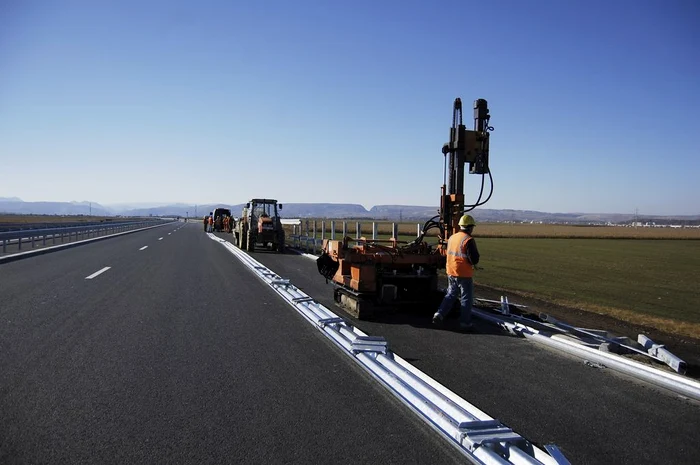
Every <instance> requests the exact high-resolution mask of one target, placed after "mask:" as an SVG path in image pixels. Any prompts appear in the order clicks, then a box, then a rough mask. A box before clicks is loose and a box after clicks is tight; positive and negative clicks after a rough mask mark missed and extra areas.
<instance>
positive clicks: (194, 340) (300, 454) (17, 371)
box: [0, 224, 461, 464]
mask: <svg viewBox="0 0 700 465" xmlns="http://www.w3.org/2000/svg"><path fill="white" fill-rule="evenodd" d="M172 229H175V228H172ZM162 231H165V233H163V232H162ZM167 232H171V234H170V235H167ZM161 237H163V239H161V240H159V239H160V238H161ZM144 246H148V247H147V248H145V249H143V250H141V249H142V248H143V247H144ZM105 267H110V268H109V269H108V270H107V271H105V272H103V273H101V274H99V275H97V276H95V277H94V278H93V279H89V280H88V279H85V278H86V277H88V276H90V275H92V274H94V273H95V272H97V271H99V270H101V269H103V268H105ZM0 417H1V418H2V422H0V463H3V464H5V463H280V462H283V463H287V462H294V463H335V462H353V463H402V464H403V463H460V462H461V460H460V459H461V457H460V456H459V455H458V453H457V452H456V451H455V450H454V449H453V448H452V447H450V446H449V445H447V444H446V443H444V441H442V440H441V439H440V438H439V437H438V436H437V435H436V434H435V433H434V432H432V431H431V430H429V429H428V428H427V427H426V426H425V425H423V424H422V423H420V422H418V421H417V420H416V419H414V418H413V416H412V415H411V414H409V413H408V411H407V410H406V409H405V407H403V406H402V405H400V404H399V403H398V402H397V401H396V400H394V399H393V398H392V397H391V396H390V395H389V394H387V393H386V392H385V391H384V389H383V388H381V387H380V386H379V385H378V384H377V383H376V382H375V381H374V380H372V379H371V378H370V377H369V376H368V375H366V374H365V373H364V372H363V371H362V370H361V369H360V368H358V367H356V366H355V365H354V364H353V363H352V362H351V361H350V360H348V359H347V357H346V356H345V355H343V354H341V353H340V352H339V351H337V350H336V349H335V348H334V347H333V346H332V345H331V344H330V343H329V342H328V341H327V340H326V339H325V338H324V337H323V336H322V335H321V334H319V333H318V331H316V330H314V329H313V328H311V327H309V326H308V323H306V322H305V321H304V320H302V319H301V318H300V317H299V316H298V315H297V314H296V313H295V312H293V311H291V309H290V308H288V307H287V306H286V304H284V303H283V302H282V301H281V299H279V297H278V296H277V295H276V294H274V293H273V292H272V291H271V290H270V289H268V288H267V287H266V286H265V285H263V284H262V283H261V282H260V281H259V280H258V279H257V278H255V277H254V276H252V275H251V274H250V273H249V272H248V271H247V270H246V269H245V268H244V267H243V266H242V265H241V264H240V263H238V262H237V261H236V260H235V259H234V258H233V256H232V255H231V254H230V253H228V252H226V251H225V250H224V249H223V247H222V246H221V245H219V244H217V243H215V242H214V241H211V240H210V239H208V238H207V237H206V235H205V234H204V233H202V231H201V228H200V227H199V225H196V224H193V225H188V226H185V227H184V228H182V229H179V230H178V231H176V232H173V231H167V230H165V228H159V229H157V230H150V231H144V232H139V233H135V234H130V235H126V236H122V237H120V238H114V239H109V240H105V241H100V242H96V243H93V244H89V245H85V246H81V247H77V248H73V249H69V250H63V251H59V252H54V253H51V254H46V255H41V256H37V257H32V258H28V259H24V260H21V261H17V262H12V263H7V264H3V265H0Z"/></svg>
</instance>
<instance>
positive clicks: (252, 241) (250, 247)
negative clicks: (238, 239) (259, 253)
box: [246, 230, 255, 252]
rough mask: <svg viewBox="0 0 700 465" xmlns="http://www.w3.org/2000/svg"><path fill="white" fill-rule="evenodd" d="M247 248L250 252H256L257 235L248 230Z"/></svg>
mask: <svg viewBox="0 0 700 465" xmlns="http://www.w3.org/2000/svg"><path fill="white" fill-rule="evenodd" d="M246 245H247V247H246V250H247V251H248V252H255V235H253V234H252V233H251V231H250V230H248V237H246Z"/></svg>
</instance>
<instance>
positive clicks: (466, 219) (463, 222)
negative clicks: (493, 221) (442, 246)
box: [459, 215, 476, 228]
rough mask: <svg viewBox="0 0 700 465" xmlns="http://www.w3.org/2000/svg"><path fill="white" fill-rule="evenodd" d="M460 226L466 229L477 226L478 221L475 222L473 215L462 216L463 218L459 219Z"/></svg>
mask: <svg viewBox="0 0 700 465" xmlns="http://www.w3.org/2000/svg"><path fill="white" fill-rule="evenodd" d="M459 225H460V226H461V227H463V228H466V227H467V226H476V221H474V218H472V216H471V215H462V217H461V218H460V219H459Z"/></svg>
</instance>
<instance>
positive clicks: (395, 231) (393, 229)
mask: <svg viewBox="0 0 700 465" xmlns="http://www.w3.org/2000/svg"><path fill="white" fill-rule="evenodd" d="M391 238H392V239H394V240H398V239H399V228H398V226H397V224H396V223H391Z"/></svg>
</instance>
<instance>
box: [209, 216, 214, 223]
mask: <svg viewBox="0 0 700 465" xmlns="http://www.w3.org/2000/svg"><path fill="white" fill-rule="evenodd" d="M213 223H214V218H212V217H211V216H210V217H209V224H213Z"/></svg>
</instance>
